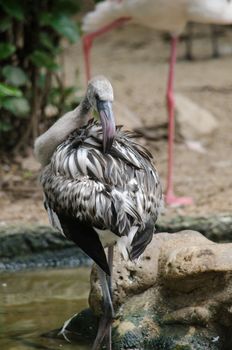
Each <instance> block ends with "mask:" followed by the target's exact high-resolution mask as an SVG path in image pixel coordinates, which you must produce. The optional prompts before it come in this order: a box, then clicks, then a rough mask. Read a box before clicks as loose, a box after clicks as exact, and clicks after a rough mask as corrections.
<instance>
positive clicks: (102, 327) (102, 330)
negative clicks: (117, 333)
mask: <svg viewBox="0 0 232 350" xmlns="http://www.w3.org/2000/svg"><path fill="white" fill-rule="evenodd" d="M98 276H99V280H100V284H101V288H102V295H103V315H102V317H101V319H100V322H99V326H98V332H97V336H96V339H95V341H94V344H93V347H92V350H98V349H99V348H100V346H101V344H102V342H103V340H104V338H105V337H106V336H107V337H108V341H107V350H111V332H110V344H109V328H110V327H111V323H112V320H113V317H114V308H113V304H112V299H111V295H110V291H109V287H108V282H107V277H106V274H105V272H104V271H103V270H102V269H101V268H100V267H98Z"/></svg>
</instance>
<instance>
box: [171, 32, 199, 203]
mask: <svg viewBox="0 0 232 350" xmlns="http://www.w3.org/2000/svg"><path fill="white" fill-rule="evenodd" d="M177 42H178V38H177V37H173V38H172V46H171V57H170V66H169V76H168V87H167V109H168V118H169V123H168V174H167V192H166V202H167V204H170V205H176V206H179V205H188V204H192V202H193V201H192V198H188V197H176V196H175V195H174V191H173V166H174V161H173V160H174V156H173V155H174V135H175V120H174V117H175V116H174V113H175V100H174V93H173V90H174V68H175V63H176V47H177Z"/></svg>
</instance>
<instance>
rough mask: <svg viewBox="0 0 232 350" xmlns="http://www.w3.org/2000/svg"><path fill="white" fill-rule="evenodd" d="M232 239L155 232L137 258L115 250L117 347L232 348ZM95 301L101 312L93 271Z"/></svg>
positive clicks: (94, 306) (92, 301) (93, 304)
mask: <svg viewBox="0 0 232 350" xmlns="http://www.w3.org/2000/svg"><path fill="white" fill-rule="evenodd" d="M231 251H232V243H225V244H218V243H214V242H212V241H210V240H208V239H207V238H205V237H204V236H202V235H201V234H200V233H199V232H196V231H190V230H185V231H182V232H178V233H174V234H168V233H160V234H156V235H155V236H154V238H153V240H152V242H151V244H150V245H149V246H148V248H147V249H146V251H145V253H144V255H143V256H142V257H141V258H140V259H139V261H138V262H137V263H135V264H133V263H132V262H127V261H124V260H123V259H122V258H121V257H120V255H119V253H118V252H116V253H115V262H114V270H113V271H114V273H113V290H114V292H113V296H114V305H115V309H116V320H115V321H114V323H113V329H114V332H113V334H114V337H113V344H114V347H113V348H114V349H116V350H117V349H128V348H131V349H132V348H139V349H169V350H174V349H190V350H198V349H202V350H204V349H212V350H216V349H223V350H230V349H232V336H231V332H230V329H231V327H232V254H231ZM91 284H92V287H91V293H90V297H89V301H90V306H91V308H92V310H93V311H94V313H95V314H97V315H99V314H100V313H101V293H100V287H99V284H98V280H97V276H96V270H95V269H93V271H92V278H91Z"/></svg>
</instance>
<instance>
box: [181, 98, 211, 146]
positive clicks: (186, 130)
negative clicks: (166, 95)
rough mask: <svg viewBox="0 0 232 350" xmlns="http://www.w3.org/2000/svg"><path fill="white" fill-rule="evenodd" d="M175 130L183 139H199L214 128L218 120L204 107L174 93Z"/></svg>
mask: <svg viewBox="0 0 232 350" xmlns="http://www.w3.org/2000/svg"><path fill="white" fill-rule="evenodd" d="M175 103H176V107H175V108H176V131H177V134H178V135H180V136H181V138H183V139H184V140H199V139H204V138H205V136H207V135H210V134H211V133H212V132H213V131H215V130H216V128H217V126H218V122H217V120H216V118H215V117H214V116H213V115H212V114H211V113H210V112H209V111H207V110H206V109H204V108H202V107H200V106H198V105H197V104H196V103H194V102H193V101H191V100H190V99H188V98H187V97H185V96H183V95H181V94H176V95H175Z"/></svg>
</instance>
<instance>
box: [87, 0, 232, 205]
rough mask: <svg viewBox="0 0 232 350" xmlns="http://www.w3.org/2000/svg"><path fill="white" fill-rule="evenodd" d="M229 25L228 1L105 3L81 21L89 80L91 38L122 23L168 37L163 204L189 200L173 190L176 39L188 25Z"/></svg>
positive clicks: (231, 6)
mask: <svg viewBox="0 0 232 350" xmlns="http://www.w3.org/2000/svg"><path fill="white" fill-rule="evenodd" d="M190 21H191V22H198V23H210V24H223V25H226V24H231V23H232V0H175V1H174V0H105V1H103V2H100V3H99V4H97V5H96V8H95V10H94V11H92V12H90V13H88V14H87V15H86V16H85V17H84V20H83V30H84V31H85V32H87V33H88V34H86V35H85V36H84V37H83V50H84V57H85V66H86V76H87V79H88V80H89V78H90V49H91V46H92V42H93V40H94V39H95V38H97V37H98V36H100V35H102V34H103V33H106V32H108V31H110V30H111V29H113V28H116V27H119V26H121V25H122V24H123V23H125V22H131V23H136V24H140V25H143V26H146V27H149V28H154V29H157V30H161V31H167V32H169V33H170V34H171V36H172V41H171V55H170V64H169V74H168V83H167V92H166V98H167V110H168V118H169V124H168V125H169V126H168V170H167V190H166V203H167V204H169V205H188V204H191V203H192V199H191V198H189V197H176V196H175V194H174V190H173V160H174V152H173V151H174V107H175V100H174V94H173V88H174V67H175V63H176V48H177V42H178V36H179V35H180V33H181V32H182V31H183V30H184V27H185V25H186V24H187V23H188V22H190Z"/></svg>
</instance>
